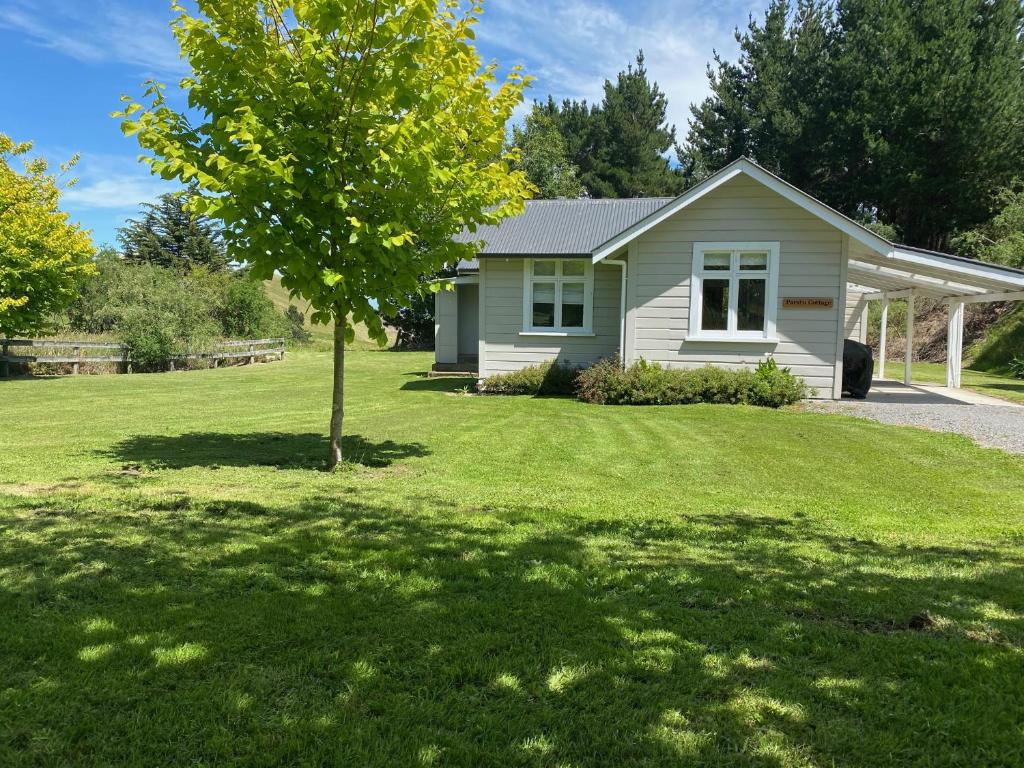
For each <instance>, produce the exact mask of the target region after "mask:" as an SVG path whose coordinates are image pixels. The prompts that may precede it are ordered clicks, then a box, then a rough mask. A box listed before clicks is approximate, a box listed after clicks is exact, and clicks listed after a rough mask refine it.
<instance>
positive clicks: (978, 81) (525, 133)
mask: <svg viewBox="0 0 1024 768" xmlns="http://www.w3.org/2000/svg"><path fill="white" fill-rule="evenodd" d="M1022 22H1024V13H1022V8H1021V3H1020V2H1019V0H907V1H906V2H891V0H836V2H830V1H829V0H798V1H797V2H796V3H795V4H794V3H791V2H789V0H772V1H771V3H770V4H769V6H768V8H767V10H766V12H765V14H764V17H763V19H759V20H757V19H754V18H751V19H750V21H749V23H748V24H747V26H746V27H745V28H744V29H742V30H740V29H737V31H736V40H737V42H738V44H739V49H740V50H739V55H738V57H737V59H736V60H735V61H731V60H728V59H726V58H724V57H722V56H720V55H718V54H717V53H716V54H715V56H714V59H713V60H712V62H711V63H710V64H709V66H708V79H709V85H710V90H711V93H710V95H709V96H708V97H707V98H705V99H704V100H703V101H702V102H701V103H699V104H694V105H691V110H690V111H691V118H690V124H689V128H688V131H687V133H686V136H685V139H684V140H683V141H681V142H677V141H676V134H675V127H674V126H671V125H669V124H668V123H667V121H666V108H667V96H666V94H665V93H664V92H663V91H662V90H661V89H660V88H659V87H658V85H657V83H651V82H650V81H649V79H648V77H647V72H646V69H645V66H644V59H643V55H642V54H641V55H640V56H638V57H637V60H636V63H635V64H634V65H630V66H629V67H628V68H627V69H626V70H625V71H623V72H620V73H619V75H618V77H617V78H616V80H615V81H614V82H613V81H606V83H605V89H604V99H603V101H602V102H601V104H599V105H592V106H591V105H588V104H587V103H586V102H585V101H584V102H577V101H572V100H565V101H562V102H561V103H560V104H559V103H556V101H555V100H554V99H553V98H552V97H549V98H548V99H547V101H545V102H540V103H535V104H534V106H533V109H532V111H531V112H530V114H529V115H528V116H527V119H526V122H525V125H524V126H523V127H522V128H519V129H516V130H515V131H514V133H513V137H512V144H513V145H514V146H516V147H517V148H518V149H519V151H520V153H521V155H522V158H521V160H520V161H519V163H520V167H521V168H522V169H523V170H524V171H525V172H526V173H527V176H528V177H529V178H530V180H531V181H532V182H533V183H534V184H535V185H536V186H537V188H538V189H539V192H540V195H541V196H545V197H548V196H554V197H557V196H578V195H581V194H585V195H589V196H591V197H636V196H654V195H673V194H677V193H678V192H679V191H680V190H682V189H684V188H686V187H689V186H692V185H693V184H695V183H698V182H699V181H700V180H701V179H703V178H706V177H707V176H708V175H710V174H712V173H714V172H715V171H717V170H719V169H720V168H722V167H723V166H725V165H727V164H728V163H730V162H732V161H733V160H735V159H736V158H738V157H740V156H743V155H746V156H748V157H750V158H751V159H753V160H754V161H755V162H757V163H759V164H760V165H762V166H764V167H765V168H767V169H768V170H769V171H772V172H773V173H776V174H778V175H780V176H782V177H783V178H785V179H786V180H787V181H789V182H791V183H793V184H795V185H796V186H797V187H799V188H801V189H803V190H805V191H806V192H808V193H810V194H811V195H814V196H815V197H817V198H819V199H821V200H822V201H824V202H826V203H828V204H829V205H831V206H833V207H834V208H836V209H838V210H840V211H841V212H843V213H845V214H847V215H848V216H850V217H852V218H856V219H858V220H860V221H863V222H865V223H867V224H871V225H873V226H875V227H877V228H880V229H881V230H882V231H883V232H884V233H885V234H887V235H889V236H892V237H895V238H896V239H899V240H900V241H902V242H905V243H907V244H909V245H914V246H919V247H924V248H933V249H944V248H949V247H951V246H957V247H960V248H962V249H963V250H968V251H970V254H971V255H980V256H983V257H986V256H987V257H991V258H997V259H999V260H1002V261H1006V260H1007V259H1010V260H1013V259H1017V260H1018V263H1024V250H1022V251H1018V250H1016V249H1015V248H1014V246H1013V244H1012V243H1011V244H1010V245H1007V244H1006V237H1005V235H1004V236H1002V240H1000V236H999V235H998V234H995V235H994V234H993V229H996V230H998V229H999V226H1000V225H999V224H998V223H997V224H995V225H992V224H991V223H990V220H991V219H993V217H994V216H996V217H998V216H999V215H1000V213H1001V212H1003V211H1004V210H1005V209H1006V208H1007V206H1010V207H1013V206H1016V207H1017V208H1019V207H1020V205H1021V198H1020V189H1019V187H1020V183H1019V181H1015V179H1020V178H1021V177H1022V176H1024V68H1022V62H1024V35H1022V29H1024V25H1022ZM673 148H674V150H675V155H676V159H677V162H676V163H670V162H669V160H668V159H667V157H668V154H669V150H671V149H673ZM1003 228H1004V229H1005V226H1004V227H1003ZM1007 249H1009V250H1010V255H1009V256H1007Z"/></svg>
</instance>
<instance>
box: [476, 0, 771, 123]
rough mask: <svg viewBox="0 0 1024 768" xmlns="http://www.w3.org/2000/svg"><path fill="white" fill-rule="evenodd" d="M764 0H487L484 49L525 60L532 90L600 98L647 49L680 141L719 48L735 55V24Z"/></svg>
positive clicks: (536, 94) (503, 58) (506, 60)
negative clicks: (624, 1)
mask: <svg viewBox="0 0 1024 768" xmlns="http://www.w3.org/2000/svg"><path fill="white" fill-rule="evenodd" d="M763 4H764V3H763V0H726V2H717V3H713V4H712V3H707V2H700V1H699V0H654V1H653V2H646V3H641V2H629V4H628V5H626V6H624V8H628V11H627V10H625V9H624V8H619V7H616V6H615V5H612V4H610V3H608V2H605V1H604V0H563V1H562V2H559V3H547V2H524V0H488V2H487V3H485V8H484V14H483V16H482V17H481V21H480V24H479V26H478V28H477V38H478V39H479V41H480V43H481V47H482V48H483V49H484V50H485V52H486V53H488V54H489V55H491V54H493V55H495V56H496V57H497V58H498V60H499V61H500V62H501V64H502V65H509V66H511V65H513V64H523V65H524V68H525V69H526V72H527V74H530V75H533V76H534V77H535V78H536V79H537V83H536V85H535V86H534V88H533V89H532V93H529V94H528V95H529V96H530V97H531V98H534V99H538V100H543V99H546V98H547V94H548V93H551V94H552V95H553V96H554V97H555V99H556V100H561V99H563V98H572V99H587V100H588V101H590V102H592V103H593V102H595V101H600V100H601V97H602V94H603V88H604V81H605V80H606V79H614V78H615V76H616V74H617V73H618V72H620V71H621V70H623V69H625V68H626V65H627V64H629V63H631V62H632V61H633V59H634V57H635V56H636V53H637V51H638V50H639V49H643V51H644V56H645V59H646V66H647V71H648V75H649V77H650V78H651V79H652V80H654V81H657V83H658V85H659V86H660V87H661V89H662V90H663V91H664V92H665V93H666V95H667V97H668V104H669V109H668V121H669V122H670V123H672V124H674V125H675V126H676V134H677V139H678V140H679V141H680V142H681V141H682V140H683V139H684V138H685V136H686V131H687V124H688V119H689V115H690V104H691V103H697V102H700V101H701V100H702V99H703V98H704V97H705V96H706V95H707V93H708V84H707V78H706V75H705V70H706V66H707V63H708V61H710V60H711V58H712V56H713V54H714V51H716V50H717V51H719V52H720V53H723V54H725V55H728V56H730V57H732V56H734V55H735V52H736V47H737V46H736V41H735V39H734V37H733V30H734V29H735V28H736V27H737V26H738V27H741V28H742V27H744V26H745V25H746V23H747V18H748V16H749V14H750V13H755V14H758V13H761V12H762V9H763Z"/></svg>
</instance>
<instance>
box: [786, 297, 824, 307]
mask: <svg viewBox="0 0 1024 768" xmlns="http://www.w3.org/2000/svg"><path fill="white" fill-rule="evenodd" d="M833 303H834V300H833V299H832V298H831V297H830V296H816V297H808V296H798V297H794V298H789V299H783V300H782V308H783V309H832V304H833Z"/></svg>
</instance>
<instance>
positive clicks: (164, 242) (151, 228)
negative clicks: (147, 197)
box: [117, 185, 229, 271]
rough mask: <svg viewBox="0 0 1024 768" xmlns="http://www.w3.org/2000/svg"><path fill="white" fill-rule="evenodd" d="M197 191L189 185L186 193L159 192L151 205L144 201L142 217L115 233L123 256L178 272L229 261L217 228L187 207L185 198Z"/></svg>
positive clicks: (218, 267)
mask: <svg viewBox="0 0 1024 768" xmlns="http://www.w3.org/2000/svg"><path fill="white" fill-rule="evenodd" d="M197 194H198V192H197V191H196V189H195V186H194V185H193V186H192V187H190V188H189V189H188V191H187V192H171V193H169V194H166V195H161V196H160V201H159V202H158V203H156V204H155V205H154V204H152V203H146V204H144V205H143V206H142V207H143V214H142V218H140V219H131V220H130V221H129V222H128V226H127V227H123V228H122V229H120V230H119V231H118V233H117V239H118V242H120V243H121V249H122V252H123V253H124V257H125V259H126V260H128V261H133V262H147V263H150V264H157V265H159V266H161V267H171V268H172V269H177V270H179V271H182V270H188V269H190V268H192V267H206V268H207V269H210V270H213V271H218V270H221V269H226V268H227V266H228V263H229V262H228V257H227V252H226V249H225V247H224V239H223V238H222V237H221V235H220V232H219V230H218V228H217V227H216V226H215V225H214V223H213V222H212V221H210V219H209V218H208V217H206V216H201V215H198V214H195V213H193V212H192V211H191V210H190V209H189V205H188V202H189V199H191V198H193V197H195V196H196V195H197Z"/></svg>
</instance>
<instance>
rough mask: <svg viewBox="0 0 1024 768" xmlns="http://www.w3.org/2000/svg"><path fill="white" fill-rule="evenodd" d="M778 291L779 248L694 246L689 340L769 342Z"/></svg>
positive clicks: (760, 245)
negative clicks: (759, 340) (761, 340)
mask: <svg viewBox="0 0 1024 768" xmlns="http://www.w3.org/2000/svg"><path fill="white" fill-rule="evenodd" d="M778 288H779V244H778V243H694V244H693V276H692V280H691V282H690V337H691V338H695V339H750V340H755V341H756V340H758V339H765V340H767V339H771V338H773V337H774V336H775V314H776V308H777V306H778V298H777V297H778Z"/></svg>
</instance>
